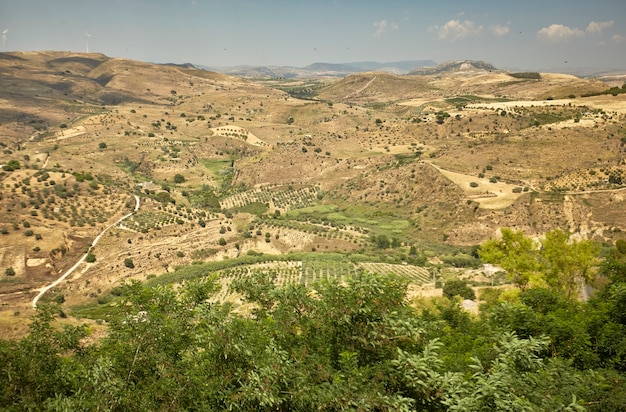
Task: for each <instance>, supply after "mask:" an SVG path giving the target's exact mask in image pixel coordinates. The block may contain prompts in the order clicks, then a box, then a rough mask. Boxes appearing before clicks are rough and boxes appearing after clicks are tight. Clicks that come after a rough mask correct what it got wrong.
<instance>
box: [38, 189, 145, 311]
mask: <svg viewBox="0 0 626 412" xmlns="http://www.w3.org/2000/svg"><path fill="white" fill-rule="evenodd" d="M138 210H139V196H137V195H135V210H133V211H132V212H130V213H129V214H127V215H124V216H122V217H121V218H119V219H118V220H117V221H116V222H115V223H112V224H110V225H109V226H107V227H106V228H104V230H102V232H100V234H99V235H98V236H96V238H95V239H94V241H93V243H92V244H91V247H94V246H96V244H97V243H98V241H99V240H100V238H101V237H102V236H103V235H104V234H105V233H106V231H107V230H109V229H111V228H112V227H113V226H115V225H117V224H118V223H120V222H122V221H124V220H125V219H128V218H129V217H131V216H132V215H133V214H134V213H135V212H137V211H138ZM90 249H91V248H90ZM88 254H89V252H87V253H85V254H84V255H83V256H81V258H80V259H78V262H76V263H75V264H74V266H72V267H71V268H69V269H68V271H67V272H65V273H64V274H63V275H62V276H61V277H60V278H58V279H57V280H55V281H54V282H53V283H51V284H50V285H48V286H46V287H44V288H42V289H41V290H40V291H39V294H38V295H37V296H35V299H33V308H35V309H37V302H39V299H41V297H42V296H43V295H45V294H46V292H47V291H49V290H50V289H52V288H53V287H55V286H57V285H58V284H59V283H61V282H63V281H64V280H65V279H66V278H67V277H68V276H69V275H71V274H72V273H73V272H74V271H75V270H76V269H77V268H78V267H79V266H80V265H81V263H83V261H84V260H85V258H86V257H87V255H88Z"/></svg>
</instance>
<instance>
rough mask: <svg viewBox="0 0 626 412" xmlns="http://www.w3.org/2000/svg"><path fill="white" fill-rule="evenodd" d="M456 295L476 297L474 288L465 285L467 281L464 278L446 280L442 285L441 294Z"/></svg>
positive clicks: (449, 296) (466, 297)
mask: <svg viewBox="0 0 626 412" xmlns="http://www.w3.org/2000/svg"><path fill="white" fill-rule="evenodd" d="M457 295H458V296H461V297H462V298H463V299H469V300H474V299H476V293H474V289H472V288H470V287H469V286H467V283H466V282H465V281H464V280H460V279H454V280H449V281H447V282H446V284H445V285H444V286H443V296H445V297H447V298H453V297H454V296H457Z"/></svg>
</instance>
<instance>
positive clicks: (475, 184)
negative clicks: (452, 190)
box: [469, 182, 478, 187]
mask: <svg viewBox="0 0 626 412" xmlns="http://www.w3.org/2000/svg"><path fill="white" fill-rule="evenodd" d="M469 185H470V187H478V183H476V182H470V184H469Z"/></svg>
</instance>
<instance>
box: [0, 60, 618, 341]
mask: <svg viewBox="0 0 626 412" xmlns="http://www.w3.org/2000/svg"><path fill="white" fill-rule="evenodd" d="M468 67H469V68H467V67H466V69H463V70H461V71H459V70H455V71H451V72H441V73H434V74H409V75H393V74H389V73H382V72H372V73H359V74H355V75H351V76H347V77H345V78H340V79H338V78H320V79H314V81H315V84H316V86H315V88H312V89H311V93H310V95H307V96H305V97H306V98H303V96H301V95H300V97H295V96H296V94H295V93H294V94H293V95H292V94H290V93H288V92H286V91H285V90H287V91H289V90H291V89H290V88H293V86H294V82H295V81H294V80H289V79H272V80H271V81H269V80H268V79H259V78H240V77H232V76H227V75H223V74H218V73H214V72H210V71H206V70H199V69H195V68H190V67H180V66H175V65H155V64H148V63H142V62H136V61H130V60H124V59H116V58H109V57H107V56H104V55H100V54H85V53H62V52H39V53H18V52H15V53H1V54H0V71H1V72H2V74H3V75H2V76H0V135H1V139H0V142H1V145H2V148H1V149H2V151H1V154H0V164H1V165H3V171H2V172H1V174H0V184H2V192H1V198H0V210H2V213H1V214H0V230H1V234H0V328H1V329H2V331H3V332H5V333H8V334H11V335H16V336H19V335H20V334H22V333H24V332H25V331H26V324H25V322H24V321H23V320H24V319H26V318H27V317H28V316H29V315H31V314H32V313H34V312H33V308H32V301H33V299H34V297H35V296H36V294H37V291H38V290H39V289H41V288H42V287H44V286H46V285H49V284H51V283H52V282H54V280H55V279H57V278H58V277H59V276H60V275H61V274H63V273H65V272H66V271H67V270H68V269H69V268H70V267H72V266H73V265H74V264H76V262H77V261H78V260H79V259H80V257H81V256H83V255H84V254H86V253H89V254H91V255H92V257H91V258H89V259H87V261H85V262H84V263H82V264H81V265H80V266H79V267H78V269H77V270H76V271H75V272H74V273H73V274H72V275H70V276H68V278H67V279H66V280H65V281H64V282H62V283H60V284H59V285H57V286H56V287H55V288H53V289H52V290H50V291H49V292H48V293H47V294H46V295H45V296H44V297H43V298H42V300H43V301H54V302H57V303H59V304H61V305H62V307H63V308H64V311H65V312H66V314H67V315H70V316H71V315H72V314H73V313H74V314H76V315H77V316H78V315H79V314H81V316H82V315H84V316H87V315H85V313H87V312H89V310H91V311H93V308H94V307H95V308H98V307H105V306H106V305H107V304H108V303H109V302H110V301H111V299H112V297H111V291H114V290H115V288H116V287H118V286H119V284H120V282H121V281H129V280H131V279H139V280H142V281H146V282H153V283H159V282H162V283H179V282H181V281H182V280H184V279H190V278H194V277H200V276H203V275H205V274H208V273H220V274H221V282H222V284H223V286H224V287H223V294H222V295H220V299H234V300H236V299H238V297H237V295H236V294H232V293H227V289H226V286H227V285H228V284H230V281H231V280H232V279H235V278H240V277H241V276H244V275H246V274H252V273H258V272H261V273H269V272H271V273H273V274H275V275H276V276H277V279H279V281H280V282H282V283H289V282H294V283H304V284H310V283H311V282H315V281H319V280H322V279H326V278H328V277H340V278H341V277H345V276H349V275H351V274H355V273H361V272H367V271H377V272H378V273H392V272H396V273H397V274H402V273H405V275H403V276H406V278H407V279H409V280H410V282H411V283H412V285H414V286H419V287H421V286H423V285H431V288H434V282H432V279H435V278H437V279H445V278H446V277H447V276H458V275H462V274H463V273H465V272H467V273H469V272H471V271H472V270H475V269H476V267H480V261H479V259H478V258H477V257H476V256H474V255H473V254H472V253H473V252H472V250H473V248H475V247H476V246H477V245H479V244H481V243H483V242H485V241H486V240H488V239H490V238H494V237H496V236H497V235H498V233H499V229H500V228H502V227H510V228H512V229H515V230H522V231H523V232H524V233H525V234H527V235H529V236H535V237H540V236H542V235H543V234H544V233H546V232H548V231H550V230H553V229H555V228H562V229H564V230H568V231H570V232H572V233H573V234H574V235H576V236H578V237H580V238H583V239H592V240H595V241H598V242H605V243H607V244H610V243H614V242H615V241H617V240H619V239H626V213H624V210H626V204H625V197H626V192H625V191H624V187H625V184H626V183H625V179H626V163H625V160H624V158H625V155H626V128H625V127H624V124H626V94H623V93H622V94H616V95H611V94H608V95H606V94H605V95H599V94H598V95H595V94H596V93H600V92H602V91H604V90H606V89H608V88H609V86H608V85H607V84H604V83H603V82H601V81H599V80H594V79H581V78H577V77H575V76H570V75H556V74H549V73H546V74H544V73H541V74H536V75H534V74H533V75H532V76H526V77H525V76H519V75H517V76H514V75H513V74H511V73H507V72H505V71H500V70H496V71H486V70H484V69H481V68H480V67H475V66H471V65H470V66H468ZM527 77H530V78H527ZM298 82H301V80H298ZM297 86H298V87H302V85H301V83H298V85H297ZM584 96H587V97H584ZM136 197H138V198H140V199H141V202H140V207H139V208H138V209H137V210H135V209H134V208H135V205H136V203H135V198H136ZM131 213H132V215H131V216H130V217H129V218H127V219H125V220H124V221H123V222H120V223H119V224H117V225H114V226H113V227H111V228H110V229H109V230H107V231H106V233H105V234H104V235H103V236H102V238H101V239H100V241H99V242H98V243H97V244H96V245H95V246H93V242H94V239H95V238H96V236H97V235H98V234H99V233H101V232H102V231H103V230H104V229H105V228H107V227H108V226H109V225H111V224H112V223H115V222H116V221H118V220H119V219H120V218H121V217H122V216H125V215H127V214H131ZM92 246H93V247H92ZM92 259H93V260H92ZM90 260H91V261H90ZM459 262H461V263H459ZM9 268H10V269H11V270H12V273H13V274H10V275H9V273H11V271H9ZM433 273H434V278H433ZM85 308H87V309H85ZM81 310H82V311H83V312H81Z"/></svg>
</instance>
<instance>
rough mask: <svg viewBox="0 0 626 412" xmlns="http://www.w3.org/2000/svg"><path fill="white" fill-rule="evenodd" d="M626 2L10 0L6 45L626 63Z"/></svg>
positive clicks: (516, 63) (186, 55)
mask: <svg viewBox="0 0 626 412" xmlns="http://www.w3.org/2000/svg"><path fill="white" fill-rule="evenodd" d="M624 16H626V2H624V1H623V0H598V1H595V2H582V1H576V2H572V1H568V0H543V1H539V0H529V1H525V2H503V1H481V2H477V3H476V4H474V3H472V4H469V2H464V1H451V0H444V1H441V2H436V3H435V2H419V1H410V0H397V1H390V2H385V3H381V2H377V1H369V0H367V1H354V0H320V1H317V2H301V1H287V0H275V1H268V0H259V1H249V0H233V1H227V0H182V1H163V0H154V1H147V0H131V1H124V0H111V1H108V2H102V1H96V0H84V1H83V0H81V1H79V0H58V1H47V0H1V1H0V33H3V34H2V47H3V50H2V51H38V50H59V51H73V52H85V51H87V50H88V51H89V52H97V53H103V54H105V55H107V56H111V57H122V58H130V59H134V60H140V61H146V62H154V63H192V64H196V65H204V66H210V67H220V66H222V67H223V66H236V65H252V66H295V67H303V66H307V65H309V64H312V63H316V62H326V63H347V62H355V61H377V62H392V61H403V60H434V61H436V62H443V61H446V60H457V59H471V60H484V61H487V62H490V63H492V64H493V65H495V66H496V67H501V68H517V69H526V70H539V69H557V68H567V67H577V68H584V67H594V68H606V69H623V70H625V69H626V20H624V19H623V17H624Z"/></svg>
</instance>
